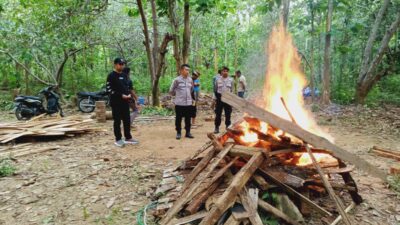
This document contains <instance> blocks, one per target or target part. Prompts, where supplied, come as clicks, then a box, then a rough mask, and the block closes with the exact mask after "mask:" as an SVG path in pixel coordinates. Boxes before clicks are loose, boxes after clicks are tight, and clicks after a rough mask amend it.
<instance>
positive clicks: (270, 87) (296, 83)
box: [263, 22, 332, 140]
mask: <svg viewBox="0 0 400 225" xmlns="http://www.w3.org/2000/svg"><path fill="white" fill-rule="evenodd" d="M267 56H268V66H267V74H266V80H265V83H264V91H263V98H264V103H265V109H267V110H268V111H270V112H272V113H274V114H276V115H278V116H280V117H282V118H284V119H287V120H291V118H290V116H289V114H288V112H287V110H286V109H285V107H284V105H283V104H282V101H281V97H282V98H283V99H284V100H285V102H286V105H287V108H288V110H289V111H290V112H291V114H292V115H293V117H294V119H295V120H296V123H297V124H298V125H299V126H301V127H302V128H304V129H306V130H308V131H310V132H313V133H316V134H318V135H320V136H323V137H325V138H327V139H329V140H332V137H331V136H330V135H329V134H326V133H325V132H323V131H322V130H321V129H320V128H319V127H318V126H317V124H316V122H315V121H314V119H313V117H312V116H311V113H310V112H309V111H308V110H306V109H305V108H304V101H303V95H302V90H303V88H304V87H306V85H307V80H306V78H305V76H304V74H303V72H302V69H301V59H300V56H299V54H298V53H297V49H296V47H295V46H294V44H293V41H292V37H291V35H290V34H289V33H288V32H287V31H286V28H285V27H284V25H283V23H282V22H281V23H280V24H279V25H277V26H275V27H274V28H273V30H272V33H271V35H270V38H269V41H268V49H267Z"/></svg>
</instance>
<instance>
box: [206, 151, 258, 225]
mask: <svg viewBox="0 0 400 225" xmlns="http://www.w3.org/2000/svg"><path fill="white" fill-rule="evenodd" d="M263 161H264V155H263V154H262V153H261V152H259V153H256V154H254V156H253V157H251V159H250V160H249V161H248V162H247V163H246V165H245V166H243V167H242V168H241V169H240V171H239V172H238V173H237V174H236V175H235V176H234V178H233V180H232V182H231V184H230V185H229V187H228V188H227V189H226V190H225V192H224V194H222V196H221V197H220V198H219V199H218V201H217V203H216V204H215V205H214V206H213V207H212V208H211V211H210V213H209V214H208V215H207V217H205V218H204V219H203V220H202V221H201V223H200V224H201V225H209V224H215V223H216V222H217V221H218V219H219V218H220V217H221V215H222V214H223V213H224V212H225V211H226V210H227V209H228V208H230V207H231V206H232V205H233V203H234V202H235V199H236V198H235V197H236V196H237V194H238V193H239V192H240V190H241V189H242V188H243V187H244V186H245V185H246V183H247V181H248V180H249V179H250V177H251V176H252V175H253V173H254V172H255V171H256V170H257V168H258V167H259V166H260V165H261V163H263Z"/></svg>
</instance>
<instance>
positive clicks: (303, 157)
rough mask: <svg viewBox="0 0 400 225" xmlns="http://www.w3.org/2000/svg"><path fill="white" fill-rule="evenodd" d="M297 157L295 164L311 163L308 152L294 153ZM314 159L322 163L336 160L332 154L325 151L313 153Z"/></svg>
mask: <svg viewBox="0 0 400 225" xmlns="http://www.w3.org/2000/svg"><path fill="white" fill-rule="evenodd" d="M295 155H296V156H297V157H299V158H298V159H297V163H296V165H297V166H309V165H312V160H311V157H310V155H309V154H308V153H295ZM313 155H314V157H315V160H316V161H317V162H318V163H323V164H330V165H332V164H335V165H336V164H337V163H338V161H337V159H335V158H334V157H333V156H331V155H329V154H326V153H313Z"/></svg>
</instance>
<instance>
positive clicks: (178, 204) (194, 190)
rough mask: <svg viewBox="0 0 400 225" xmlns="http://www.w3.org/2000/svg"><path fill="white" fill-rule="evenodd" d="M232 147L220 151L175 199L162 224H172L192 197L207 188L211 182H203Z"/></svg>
mask: <svg viewBox="0 0 400 225" xmlns="http://www.w3.org/2000/svg"><path fill="white" fill-rule="evenodd" d="M232 147H233V145H228V146H226V147H225V149H224V150H222V151H220V152H219V153H218V155H217V156H216V157H214V158H213V160H212V161H211V162H210V163H209V164H208V166H207V168H206V169H204V171H203V173H202V174H200V175H199V176H197V178H196V180H195V182H194V183H193V184H192V185H190V187H189V188H188V189H187V190H186V191H184V192H183V193H182V195H181V197H180V198H179V199H177V200H176V201H175V203H174V205H173V206H172V207H171V208H170V209H169V210H168V212H167V213H166V214H165V216H164V218H163V219H162V220H161V221H160V224H162V225H165V224H171V223H170V222H171V220H172V218H173V217H174V216H175V214H177V213H178V212H179V211H180V210H181V209H182V207H183V206H184V205H185V204H186V203H188V202H189V201H190V200H191V198H192V197H194V196H195V195H197V194H198V193H200V192H202V191H203V190H205V189H207V188H208V187H209V186H210V185H211V183H207V184H206V185H202V183H203V181H204V180H205V179H206V178H207V177H208V176H210V174H211V173H212V172H213V171H214V169H215V168H216V167H217V166H218V164H219V163H220V161H221V160H222V159H223V158H224V157H225V156H226V155H227V154H228V152H229V151H230V150H231V149H232Z"/></svg>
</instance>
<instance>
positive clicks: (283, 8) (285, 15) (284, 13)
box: [282, 0, 290, 28]
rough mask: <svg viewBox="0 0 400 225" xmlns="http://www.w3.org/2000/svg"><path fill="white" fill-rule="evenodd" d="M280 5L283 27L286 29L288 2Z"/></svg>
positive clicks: (285, 0)
mask: <svg viewBox="0 0 400 225" xmlns="http://www.w3.org/2000/svg"><path fill="white" fill-rule="evenodd" d="M282 4H283V6H282V19H283V25H284V26H285V27H286V28H287V27H288V21H289V8H290V0H283V2H282Z"/></svg>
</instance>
